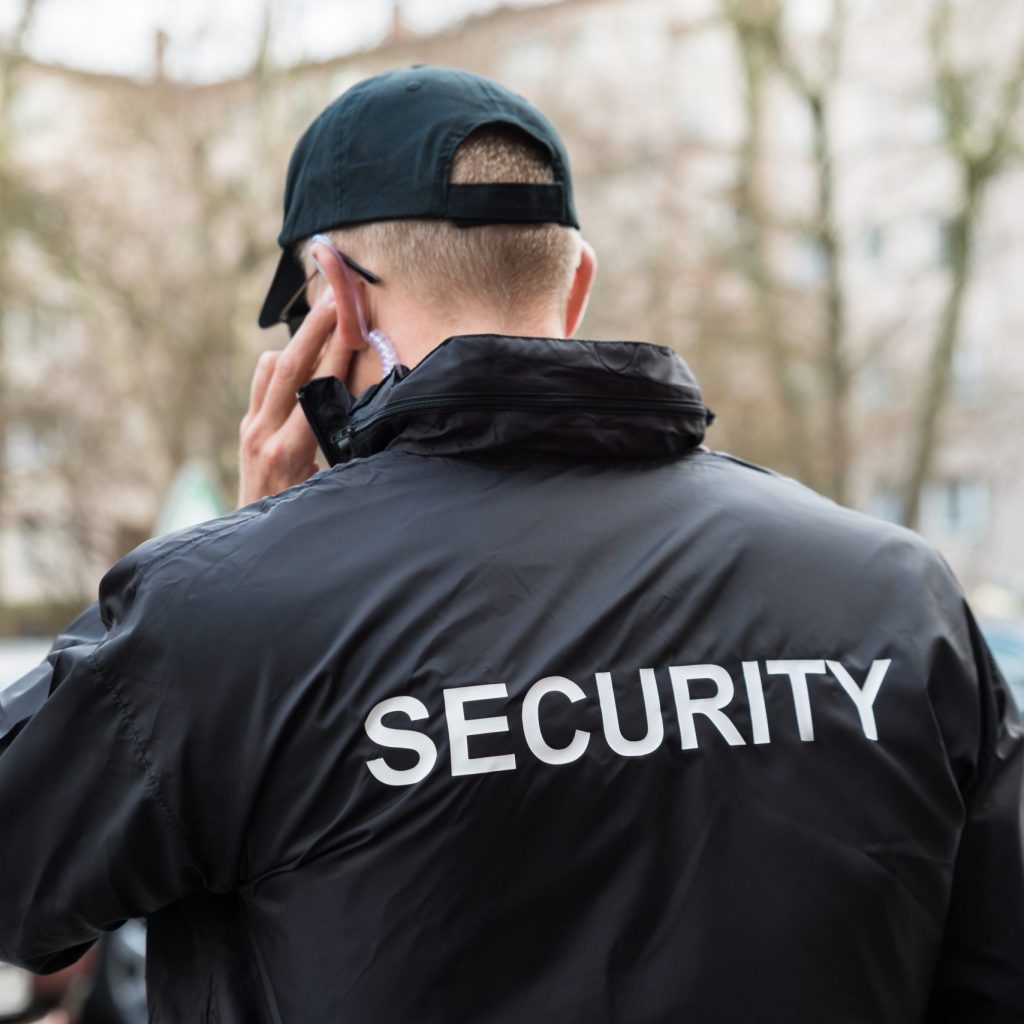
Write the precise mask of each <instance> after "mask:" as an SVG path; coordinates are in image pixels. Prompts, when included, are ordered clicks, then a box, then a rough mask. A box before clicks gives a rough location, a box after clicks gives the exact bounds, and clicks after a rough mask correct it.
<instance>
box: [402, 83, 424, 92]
mask: <svg viewBox="0 0 1024 1024" xmlns="http://www.w3.org/2000/svg"><path fill="white" fill-rule="evenodd" d="M422 84H423V83H422V82H410V83H409V84H408V85H407V86H406V87H405V91H406V92H415V91H416V90H417V89H418V88H419V87H420V86H421V85H422Z"/></svg>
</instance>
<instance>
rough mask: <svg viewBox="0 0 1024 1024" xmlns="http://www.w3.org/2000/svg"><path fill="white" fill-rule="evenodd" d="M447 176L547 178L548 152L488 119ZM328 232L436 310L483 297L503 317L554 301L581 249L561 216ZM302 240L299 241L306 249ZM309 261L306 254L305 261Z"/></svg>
mask: <svg viewBox="0 0 1024 1024" xmlns="http://www.w3.org/2000/svg"><path fill="white" fill-rule="evenodd" d="M450 179H451V181H452V182H453V183H454V184H472V185H477V184H486V183H492V182H518V183H525V184H549V183H551V182H553V181H554V173H553V172H552V169H551V164H550V162H549V158H548V154H547V151H546V150H545V149H543V148H542V147H541V146H539V145H538V144H537V143H535V142H534V141H533V140H532V139H530V137H529V136H528V135H526V134H525V133H524V132H521V131H520V130H519V129H516V128H513V127H511V126H507V125H488V126H485V127H483V128H478V129H477V130H476V131H475V132H473V133H472V134H470V135H469V136H468V137H467V138H466V139H465V140H464V141H463V142H462V144H461V145H460V146H459V148H458V149H457V150H456V151H455V156H454V158H453V160H452V166H451V174H450ZM327 234H328V236H329V237H330V238H331V240H332V241H333V242H334V243H335V244H336V245H337V246H338V248H339V249H342V250H344V251H345V252H346V253H348V254H349V255H351V256H352V257H353V258H354V259H358V260H359V262H360V263H365V264H366V266H367V267H368V268H369V269H371V270H373V271H374V273H377V274H379V275H380V276H381V278H382V279H383V280H385V281H387V280H398V281H401V282H403V284H404V285H405V286H406V287H408V288H409V289H411V290H412V292H413V294H414V295H415V296H416V298H417V299H418V300H419V301H421V302H423V303H424V304H425V305H426V306H428V307H429V308H430V309H431V311H432V312H433V313H435V314H436V315H439V316H441V317H445V316H451V315H453V314H454V313H455V312H456V311H457V310H458V309H460V308H464V307H466V306H470V307H479V306H481V305H486V306H487V307H488V308H489V309H491V310H493V311H494V312H495V313H497V314H498V315H499V316H500V317H502V318H507V317H510V316H513V315H515V314H516V313H517V312H522V311H524V310H528V311H536V310H538V309H542V310H547V309H549V308H559V307H560V306H561V305H564V303H565V302H566V300H567V298H568V295H569V288H570V286H571V284H572V280H573V275H574V272H575V270H576V265H577V263H578V261H579V255H580V245H581V242H580V236H579V232H578V231H577V230H576V229H575V228H570V227H564V226H562V225H560V224H486V225H481V226H478V227H470V228H460V227H457V226H456V225H455V224H453V223H452V222H451V221H447V220H434V219H423V218H415V219H401V220H386V221H375V222H374V223H371V224H359V225H355V226H352V227H344V228H337V229H335V230H334V231H330V232H327ZM308 245H309V243H308V241H307V242H305V243H300V252H301V253H302V254H303V255H305V253H306V251H307V249H308ZM306 262H308V261H306Z"/></svg>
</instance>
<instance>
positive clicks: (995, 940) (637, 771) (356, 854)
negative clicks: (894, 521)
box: [0, 68, 1024, 1024]
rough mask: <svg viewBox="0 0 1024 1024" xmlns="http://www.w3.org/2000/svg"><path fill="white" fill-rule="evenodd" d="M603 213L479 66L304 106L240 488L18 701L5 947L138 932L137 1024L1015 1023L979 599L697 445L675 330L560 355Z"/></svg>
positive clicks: (993, 704)
mask: <svg viewBox="0 0 1024 1024" xmlns="http://www.w3.org/2000/svg"><path fill="white" fill-rule="evenodd" d="M576 226H577V220H576V214H575V210H574V205H573V198H572V188H571V183H570V178H569V171H568V164H567V160H566V156H565V152H564V150H563V148H562V145H561V143H560V141H559V139H558V137H557V135H556V133H555V131H554V129H553V128H552V127H551V125H550V123H549V122H548V121H547V120H546V119H545V118H544V117H543V116H542V115H540V114H539V113H538V112H537V111H536V110H534V109H533V108H532V107H531V106H530V105H529V104H528V103H527V102H526V101H525V100H523V99H522V98H521V97H519V96H516V95H514V94H513V93H511V92H509V91H508V90H506V89H504V88H502V87H501V86H499V85H497V84H496V83H494V82H491V81H488V80H485V79H482V78H479V77H477V76H474V75H470V74H467V73H464V72H458V71H451V70H445V69H429V68H413V69H409V70H402V71H395V72H391V73H388V74H384V75H380V76H377V77H375V78H372V79H370V80H368V81H365V82H362V83H360V84H359V85H357V86H355V87H354V88H353V89H351V90H350V91H349V92H347V93H345V94H344V95H343V96H342V97H341V98H340V99H338V100H337V101H336V102H335V103H333V104H332V105H331V106H330V107H328V108H327V110H326V111H324V113H323V114H322V115H321V116H320V117H319V118H318V119H317V121H316V122H314V124H313V125H312V126H311V128H310V129H309V130H308V131H307V133H306V134H305V135H304V136H303V138H302V140H301V141H300V143H299V145H298V147H297V149H296V152H295V154H294V156H293V159H292V164H291V167H290V170H289V175H288V183H287V190H286V194H285V220H284V228H283V230H282V234H281V239H280V241H281V244H282V248H283V249H284V254H283V256H282V258H281V264H280V267H279V269H278V272H277V275H276V277H275V280H274V284H273V286H272V288H271V291H270V294H269V296H268V298H267V302H266V304H265V306H264V309H263V314H262V316H261V322H262V323H264V324H272V323H275V322H278V321H280V320H284V321H286V322H288V323H289V325H290V327H291V328H292V330H293V331H294V337H293V338H292V340H291V342H290V343H289V345H288V347H287V348H285V349H284V350H283V351H281V352H279V353H269V354H268V355H267V356H265V357H264V359H263V360H261V363H260V366H259V368H258V370H257V373H256V376H255V378H254V381H253V389H252V400H251V404H250V408H249V411H248V413H247V414H246V419H245V422H244V424H243V430H242V436H243V446H242V447H243V454H242V468H243V474H242V478H243V483H242V496H243V500H244V502H245V504H243V507H241V508H240V509H239V510H238V511H237V512H235V513H233V514H231V515H228V516H226V517H224V518H222V519H219V520H216V521H213V522H210V523H207V524H204V525H202V526H199V527H196V528H194V529H191V530H186V531H184V532H181V533H177V534H173V535H171V536H168V537H164V538H161V539H159V540H155V541H151V542H149V543H147V544H144V545H143V546H142V547H140V548H138V549H137V550H135V551H134V552H132V553H131V554H130V555H128V556H127V557H126V558H125V559H123V560H122V561H121V562H119V563H118V564H117V565H116V566H115V567H114V568H113V569H111V571H110V572H109V573H108V574H107V575H106V577H105V578H104V580H103V582H102V584H101V587H100V601H99V606H98V611H93V612H90V613H87V614H86V615H85V616H84V617H83V619H82V620H81V621H80V622H79V623H78V624H77V625H76V627H75V628H74V629H73V630H72V631H70V632H69V634H68V635H67V636H65V637H63V638H62V639H61V640H60V641H59V642H58V645H57V648H58V649H56V650H55V651H54V653H53V654H52V655H51V656H50V659H49V661H48V664H47V665H46V666H43V667H41V669H40V670H38V671H37V673H36V674H35V675H34V676H33V677H31V678H28V679H27V680H26V681H23V684H21V685H19V686H18V687H17V688H16V691H12V695H11V696H9V697H8V696H5V701H6V703H5V705H4V708H3V710H4V717H3V718H2V719H0V728H2V729H3V731H4V738H3V740H2V741H0V743H2V754H0V821H3V822H4V827H3V829H2V831H0V865H2V870H0V958H2V959H5V960H11V961H14V962H16V963H21V964H24V965H27V966H29V967H31V968H32V969H34V970H37V971H48V970H53V969H56V968H58V967H61V966H62V965H64V964H67V963H70V962H71V961H73V960H75V959H76V958H77V957H78V956H80V955H81V954H82V953H83V951H84V950H86V949H87V948H88V947H89V945H90V944H91V943H92V942H93V941H94V940H95V939H96V937H97V936H98V935H100V934H101V933H102V932H103V931H105V930H107V929H110V928H113V927H115V926H116V925H117V924H118V923H119V922H121V921H123V920H125V919H126V918H131V917H145V918H147V919H148V922H149V940H148V941H149V948H148V984H149V999H150V1007H151V1011H150V1012H151V1019H153V1020H155V1021H188V1022H198V1021H202V1022H213V1021H218V1022H222V1024H226V1022H238V1024H241V1022H245V1024H253V1022H260V1021H265V1022H268V1024H269V1022H273V1024H282V1022H287V1024H297V1022H317V1024H320V1022H325V1021H349V1022H366V1024H370V1022H374V1024H377V1022H384V1021H388V1022H417V1024H453V1022H459V1024H470V1022H472V1024H511V1022H516V1024H522V1022H534V1021H545V1022H570V1021H572V1022H576V1021H579V1022H584V1021H585V1022H588V1024H604V1022H608V1024H611V1022H629V1024H654V1022H665V1021H684V1020H686V1021H690V1020H692V1021H705V1022H711V1021H713V1022H716V1024H728V1022H744V1024H746V1022H759V1021H761V1022H780V1024H781V1022H785V1024H821V1022H829V1024H855V1022H856V1024H866V1022H872V1024H878V1022H883V1024H908V1022H924V1021H927V1022H929V1024H938V1022H946V1021H948V1022H953V1021H956V1022H961V1024H963V1022H970V1024H982V1022H992V1024H995V1022H1003V1024H1010V1022H1017V1024H1019V1022H1020V1021H1022V1020H1024V853H1022V849H1024V847H1022V797H1021V786H1022V764H1024V740H1022V732H1021V724H1020V720H1019V718H1018V716H1017V714H1016V712H1015V711H1014V709H1013V706H1012V702H1011V701H1010V699H1009V697H1008V692H1007V688H1006V686H1005V684H1004V682H1003V681H1002V680H1001V679H1000V677H999V673H998V671H997V670H996V668H995V666H994V665H993V662H992V659H991V657H990V655H989V653H988V651H987V649H986V647H985V644H984V642H983V640H982V639H981V637H980V635H979V633H978V630H977V627H976V626H975V623H974V621H973V619H972V617H971V614H970V611H969V610H968V609H967V607H966V605H965V604H964V601H963V598H962V596H961V594H960V592H959V589H958V587H957V584H956V582H955V581H954V580H953V578H952V576H951V575H950V573H949V571H948V570H947V568H946V566H945V565H944V563H943V562H942V561H941V559H940V558H939V557H938V556H937V555H936V554H935V553H934V552H933V551H932V550H931V549H930V548H929V547H928V546H927V545H926V544H925V543H924V542H923V541H922V540H921V539H920V538H918V537H917V536H915V535H914V534H912V533H910V532H908V531H905V530H902V529H899V528H897V527H893V526H889V525H885V524H883V523H881V522H877V521H875V520H872V519H868V518H866V517H864V516H861V515H858V514H856V513H853V512H850V511H847V510H845V509H842V508H839V507H837V506H835V505H833V504H832V503H830V502H828V501H826V500H824V499H822V498H820V497H818V496H817V495H815V494H813V493H811V492H810V491H808V490H805V489H804V488H802V487H800V486H799V485H797V484H795V483H793V482H791V481H789V480H786V479H782V478H780V477H778V476H775V475H773V474H772V473H770V472H766V471H764V470H761V469H758V468H756V467H753V466H749V465H746V464H744V463H741V462H739V461H737V460H735V459H732V458H729V457H728V456H724V455H721V454H717V453H714V452H711V451H709V450H708V449H707V448H705V447H704V446H703V440H704V432H705V428H706V426H707V424H708V422H709V414H708V412H707V410H706V408H705V407H704V405H703V403H702V401H701V395H700V391H699V389H698V386H697V384H696V382H695V380H694V378H693V377H692V376H691V374H690V372H689V371H688V370H687V368H686V367H685V366H684V365H683V364H682V363H681V362H680V360H679V359H678V358H677V357H676V356H675V355H674V354H673V353H672V352H671V351H670V350H668V349H666V348H661V347H659V346H657V345H652V344H643V343H626V342H603V343H593V342H588V341H574V340H568V339H569V338H570V337H571V335H572V334H573V332H574V331H575V328H576V326H577V324H578V322H579V320H580V318H581V316H582V313H583V310H584V307H585V304H586V296H587V293H588V291H589V288H590V283H591V279H592V277H593V272H594V258H593V254H592V252H591V251H590V250H589V249H588V248H587V247H586V246H585V245H584V244H583V243H582V242H581V241H580V240H579V236H578V232H577V230H576ZM374 332H377V333H376V334H374ZM444 339H446V340H444ZM392 358H394V359H395V360H396V361H397V362H398V364H399V365H397V366H396V367H395V368H393V369H390V370H389V371H388V373H387V375H386V377H384V379H383V380H380V379H379V378H380V377H381V373H382V369H387V368H388V364H389V362H390V361H391V360H392ZM382 362H383V364H384V365H383V367H382V365H381V364H382ZM410 367H411V369H410ZM311 377H313V378H315V379H313V380H312V381H310V378H311ZM375 378H377V379H375ZM343 381H344V382H346V383H347V384H348V387H345V386H344V384H343V383H342V382H343ZM298 389H301V403H297V401H296V395H295V392H296V390H298ZM350 392H355V393H357V394H359V395H360V397H359V398H358V399H354V398H353V397H352V394H351V393H350ZM318 443H319V446H320V448H321V449H322V451H323V453H324V455H325V456H326V458H327V460H328V462H329V463H330V468H328V469H326V470H325V471H321V472H317V471H316V464H315V461H314V454H315V448H316V445H317V444H318ZM281 488H284V489H283V490H282V489H281ZM272 492H273V493H272Z"/></svg>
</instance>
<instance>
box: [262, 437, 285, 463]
mask: <svg viewBox="0 0 1024 1024" xmlns="http://www.w3.org/2000/svg"><path fill="white" fill-rule="evenodd" d="M263 461H264V462H265V463H266V465H267V467H268V468H269V469H271V470H280V469H282V468H284V466H285V464H286V463H287V461H288V450H287V449H286V448H285V446H284V445H283V444H282V443H281V441H280V440H279V439H278V438H272V439H271V440H270V441H268V442H267V443H266V445H264V447H263Z"/></svg>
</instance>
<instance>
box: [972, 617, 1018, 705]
mask: <svg viewBox="0 0 1024 1024" xmlns="http://www.w3.org/2000/svg"><path fill="white" fill-rule="evenodd" d="M981 631H982V632H983V633H984V634H985V639H986V640H987V641H988V645H989V647H991V648H992V653H993V655H995V659H996V661H997V662H998V664H999V668H1000V670H1001V671H1002V673H1003V676H1004V677H1005V678H1006V681H1007V682H1008V683H1009V684H1010V689H1011V690H1012V691H1013V695H1014V697H1016V698H1017V707H1019V708H1020V709H1021V711H1024V620H1020V619H986V620H984V621H982V623H981Z"/></svg>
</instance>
